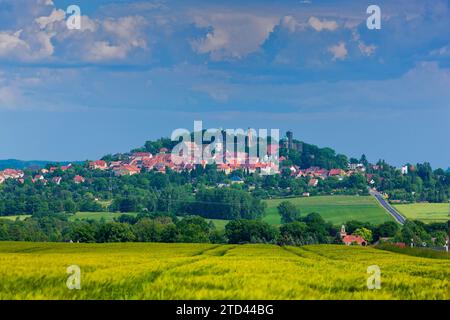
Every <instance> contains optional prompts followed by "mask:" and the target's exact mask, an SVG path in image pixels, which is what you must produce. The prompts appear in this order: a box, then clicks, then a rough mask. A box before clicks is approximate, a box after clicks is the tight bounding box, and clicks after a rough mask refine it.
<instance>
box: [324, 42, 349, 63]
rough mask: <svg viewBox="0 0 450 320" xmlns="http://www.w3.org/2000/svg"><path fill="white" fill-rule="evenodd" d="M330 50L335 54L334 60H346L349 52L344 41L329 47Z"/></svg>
mask: <svg viewBox="0 0 450 320" xmlns="http://www.w3.org/2000/svg"><path fill="white" fill-rule="evenodd" d="M328 51H329V52H331V53H332V54H333V60H344V59H345V58H346V57H347V54H348V51H347V48H346V47H345V43H344V42H339V43H338V44H337V45H334V46H331V47H329V48H328Z"/></svg>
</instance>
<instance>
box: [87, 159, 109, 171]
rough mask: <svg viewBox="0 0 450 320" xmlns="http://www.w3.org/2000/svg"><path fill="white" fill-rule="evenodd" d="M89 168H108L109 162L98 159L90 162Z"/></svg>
mask: <svg viewBox="0 0 450 320" xmlns="http://www.w3.org/2000/svg"><path fill="white" fill-rule="evenodd" d="M89 169H91V170H106V169H108V164H107V163H106V161H103V160H97V161H92V162H89Z"/></svg>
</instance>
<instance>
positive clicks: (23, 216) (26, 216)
mask: <svg viewBox="0 0 450 320" xmlns="http://www.w3.org/2000/svg"><path fill="white" fill-rule="evenodd" d="M29 217H31V215H25V214H24V215H19V216H1V217H0V219H6V220H11V221H16V220H17V218H18V219H19V220H21V221H23V220H25V219H26V218H29Z"/></svg>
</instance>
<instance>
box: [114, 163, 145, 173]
mask: <svg viewBox="0 0 450 320" xmlns="http://www.w3.org/2000/svg"><path fill="white" fill-rule="evenodd" d="M113 171H114V174H115V175H116V176H132V175H135V174H139V173H140V172H141V169H139V168H138V167H136V166H132V165H128V164H124V165H121V166H120V167H116V168H113Z"/></svg>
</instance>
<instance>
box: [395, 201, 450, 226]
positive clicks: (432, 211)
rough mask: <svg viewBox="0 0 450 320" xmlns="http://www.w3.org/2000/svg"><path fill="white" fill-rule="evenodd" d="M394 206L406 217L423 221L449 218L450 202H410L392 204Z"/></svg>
mask: <svg viewBox="0 0 450 320" xmlns="http://www.w3.org/2000/svg"><path fill="white" fill-rule="evenodd" d="M394 207H395V208H396V209H397V210H398V211H399V212H400V213H401V214H403V215H404V216H405V217H407V218H408V219H413V220H421V221H423V222H425V223H430V222H446V221H447V220H450V204H448V203H412V204H399V205H394Z"/></svg>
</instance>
